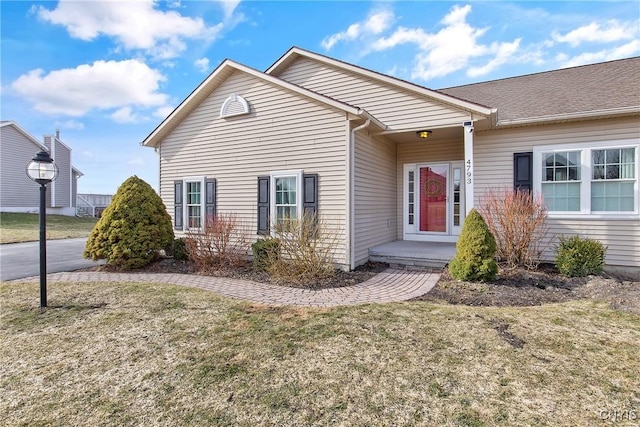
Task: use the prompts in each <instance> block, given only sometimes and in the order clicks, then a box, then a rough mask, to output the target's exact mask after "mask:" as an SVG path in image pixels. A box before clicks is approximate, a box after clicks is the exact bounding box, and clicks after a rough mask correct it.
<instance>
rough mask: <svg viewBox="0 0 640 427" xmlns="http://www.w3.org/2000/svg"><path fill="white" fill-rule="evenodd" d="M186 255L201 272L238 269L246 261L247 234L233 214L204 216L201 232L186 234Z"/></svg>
mask: <svg viewBox="0 0 640 427" xmlns="http://www.w3.org/2000/svg"><path fill="white" fill-rule="evenodd" d="M186 247H187V254H188V255H189V259H191V261H193V262H194V263H195V264H196V268H197V269H198V270H200V271H204V272H206V271H215V270H220V269H224V268H232V267H237V266H238V265H240V264H242V263H243V262H244V261H245V260H246V259H247V254H248V247H249V246H248V243H247V233H246V230H245V229H244V227H243V226H242V223H241V222H240V221H239V220H238V216H237V215H236V214H235V213H229V214H219V215H216V216H207V218H206V219H205V221H204V230H197V231H191V230H190V231H188V232H187V238H186Z"/></svg>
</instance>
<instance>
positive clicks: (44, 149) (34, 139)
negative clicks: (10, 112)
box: [0, 121, 49, 151]
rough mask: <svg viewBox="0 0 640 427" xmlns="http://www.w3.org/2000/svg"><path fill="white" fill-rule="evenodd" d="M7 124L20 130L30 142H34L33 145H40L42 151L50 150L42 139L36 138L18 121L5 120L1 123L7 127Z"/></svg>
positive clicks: (1, 125) (0, 124)
mask: <svg viewBox="0 0 640 427" xmlns="http://www.w3.org/2000/svg"><path fill="white" fill-rule="evenodd" d="M5 126H10V127H12V128H14V129H15V130H17V131H18V132H20V134H21V135H23V136H24V137H25V138H26V139H27V140H29V142H31V143H33V145H35V146H36V147H38V149H39V150H41V151H49V149H48V148H47V147H46V146H44V145H43V144H42V143H41V142H40V141H38V140H37V139H36V138H34V137H33V136H31V134H30V133H29V132H27V131H26V130H24V129H22V128H21V127H20V126H19V125H18V124H17V123H16V122H13V121H3V122H1V123H0V127H5Z"/></svg>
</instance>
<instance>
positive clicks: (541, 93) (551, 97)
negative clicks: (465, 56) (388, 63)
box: [440, 57, 640, 125]
mask: <svg viewBox="0 0 640 427" xmlns="http://www.w3.org/2000/svg"><path fill="white" fill-rule="evenodd" d="M440 92H441V93H444V94H448V95H452V96H456V97H459V98H463V99H467V100H469V101H472V102H479V103H482V104H484V105H491V106H492V107H496V108H497V109H498V125H500V124H503V125H505V124H515V123H517V122H522V121H526V120H532V119H538V120H540V121H542V120H544V121H549V120H553V119H554V118H556V119H558V118H560V117H564V118H565V119H569V118H579V117H588V116H601V115H606V114H625V113H626V114H629V113H638V112H640V57H636V58H630V59H622V60H617V61H610V62H603V63H599V64H593V65H583V66H580V67H573V68H565V69H560V70H554V71H547V72H543V73H537V74H530V75H524V76H519V77H512V78H507V79H501V80H494V81H489V82H484V83H476V84H470V85H464V86H457V87H451V88H446V89H441V90H440Z"/></svg>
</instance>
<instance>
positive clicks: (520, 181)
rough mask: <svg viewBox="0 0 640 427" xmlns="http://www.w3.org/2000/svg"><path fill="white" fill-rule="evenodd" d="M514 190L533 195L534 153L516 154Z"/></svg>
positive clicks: (514, 160) (514, 157)
mask: <svg viewBox="0 0 640 427" xmlns="http://www.w3.org/2000/svg"><path fill="white" fill-rule="evenodd" d="M513 188H514V190H517V189H521V190H526V191H528V192H529V193H531V189H532V188H533V153H514V155H513Z"/></svg>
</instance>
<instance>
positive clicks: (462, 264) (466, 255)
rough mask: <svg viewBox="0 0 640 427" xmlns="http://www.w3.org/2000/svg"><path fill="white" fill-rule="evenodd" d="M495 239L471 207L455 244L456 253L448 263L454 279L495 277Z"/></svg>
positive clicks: (487, 279)
mask: <svg viewBox="0 0 640 427" xmlns="http://www.w3.org/2000/svg"><path fill="white" fill-rule="evenodd" d="M495 254H496V241H495V239H494V237H493V235H492V234H491V232H490V231H489V227H488V226H487V223H486V222H485V221H484V219H483V218H482V215H480V214H479V213H478V211H476V210H475V209H471V212H469V215H468V216H467V218H466V219H465V221H464V224H463V226H462V232H461V233H460V237H459V238H458V243H457V244H456V255H455V257H454V258H453V259H452V260H451V262H450V263H449V272H450V273H451V276H452V277H453V278H454V279H457V280H464V281H489V280H492V279H494V278H495V277H496V274H497V273H498V264H497V263H496V260H495Z"/></svg>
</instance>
